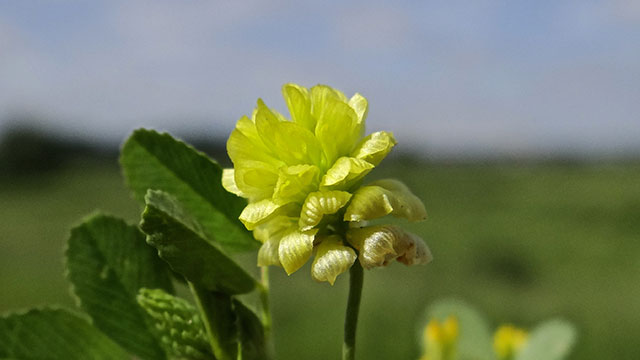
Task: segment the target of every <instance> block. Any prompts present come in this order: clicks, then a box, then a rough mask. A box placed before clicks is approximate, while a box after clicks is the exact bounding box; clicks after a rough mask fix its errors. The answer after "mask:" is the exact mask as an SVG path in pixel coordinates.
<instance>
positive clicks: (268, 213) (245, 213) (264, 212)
mask: <svg viewBox="0 0 640 360" xmlns="http://www.w3.org/2000/svg"><path fill="white" fill-rule="evenodd" d="M281 208H282V206H281V205H278V204H276V203H274V202H273V201H271V200H270V199H264V200H261V201H257V202H253V203H250V204H249V205H247V206H246V207H245V208H244V210H242V213H241V214H240V217H239V219H240V221H242V223H243V224H244V226H245V227H246V228H247V230H253V229H255V227H256V226H258V225H260V224H263V223H265V222H266V221H268V220H269V219H271V218H273V217H274V216H276V215H278V210H280V209H281Z"/></svg>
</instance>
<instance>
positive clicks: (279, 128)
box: [255, 100, 324, 166]
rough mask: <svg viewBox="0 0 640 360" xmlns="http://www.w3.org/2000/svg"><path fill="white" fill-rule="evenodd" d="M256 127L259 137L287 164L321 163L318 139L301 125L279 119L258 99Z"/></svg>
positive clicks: (321, 156) (321, 157) (320, 149)
mask: <svg viewBox="0 0 640 360" xmlns="http://www.w3.org/2000/svg"><path fill="white" fill-rule="evenodd" d="M255 117H256V128H257V130H258V134H260V138H261V139H262V141H263V142H264V144H265V145H266V146H268V147H269V148H270V149H271V150H272V151H273V152H274V153H275V154H276V156H277V158H278V159H280V160H282V161H283V162H285V163H286V164H287V165H299V164H315V165H319V166H320V165H322V164H323V162H324V160H323V155H322V148H321V146H320V143H319V142H318V139H316V137H315V136H314V135H313V133H312V132H311V131H309V130H308V129H306V128H304V127H303V126H302V125H300V124H297V123H293V122H290V121H281V120H280V118H279V116H277V115H276V113H274V112H273V111H272V110H271V109H269V108H268V107H267V106H266V105H265V104H264V103H263V102H262V101H261V100H258V107H257V111H256V115H255Z"/></svg>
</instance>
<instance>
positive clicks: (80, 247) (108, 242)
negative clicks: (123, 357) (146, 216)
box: [66, 215, 173, 359]
mask: <svg viewBox="0 0 640 360" xmlns="http://www.w3.org/2000/svg"><path fill="white" fill-rule="evenodd" d="M144 239H145V236H144V234H142V233H141V232H140V230H138V228H137V227H135V226H131V225H127V224H126V223H125V222H124V221H122V220H119V219H117V218H114V217H110V216H105V215H95V216H92V217H90V218H89V219H87V220H86V221H85V222H84V223H82V224H81V225H80V226H77V227H75V228H74V229H73V230H72V231H71V237H70V238H69V242H68V248H67V251H66V262H67V271H68V278H69V280H70V281H71V283H72V285H73V287H72V288H73V292H74V293H75V295H76V296H77V297H78V299H79V302H80V306H81V307H82V309H83V310H85V311H86V312H87V313H88V314H89V316H90V317H91V318H92V320H93V324H94V325H95V326H96V327H97V328H99V329H100V330H102V331H103V332H104V333H105V334H107V335H109V336H110V337H111V338H112V339H113V340H115V341H116V342H117V343H119V344H120V345H122V346H123V347H124V348H126V349H127V350H129V351H131V352H132V353H134V354H136V355H138V356H140V357H141V358H143V359H161V358H164V357H165V356H164V353H163V351H162V349H161V348H160V347H159V346H158V345H157V340H156V339H155V337H154V336H153V333H152V332H151V329H150V326H149V325H147V323H146V322H145V321H144V320H145V317H144V312H143V311H142V309H141V308H140V307H139V306H137V303H136V295H137V294H138V290H139V289H140V288H142V287H149V288H161V289H165V290H167V291H169V292H172V291H173V287H172V285H171V280H170V277H169V273H168V269H167V266H166V264H165V263H163V262H162V261H161V260H160V259H158V257H157V255H156V252H155V251H154V249H153V248H152V247H150V246H147V245H146V244H145V243H144Z"/></svg>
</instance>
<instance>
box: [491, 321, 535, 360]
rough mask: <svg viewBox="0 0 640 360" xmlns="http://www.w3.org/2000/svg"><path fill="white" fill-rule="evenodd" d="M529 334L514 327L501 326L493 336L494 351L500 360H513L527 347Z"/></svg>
mask: <svg viewBox="0 0 640 360" xmlns="http://www.w3.org/2000/svg"><path fill="white" fill-rule="evenodd" d="M527 338H528V334H527V332H526V331H524V330H523V329H520V328H517V327H515V326H513V325H508V324H507V325H501V326H500V327H499V328H498V330H496V332H495V334H494V335H493V349H494V350H495V352H496V355H497V356H498V359H499V360H512V359H514V358H515V357H516V356H517V355H518V352H519V351H520V350H521V349H522V348H523V347H524V346H525V345H526V343H527Z"/></svg>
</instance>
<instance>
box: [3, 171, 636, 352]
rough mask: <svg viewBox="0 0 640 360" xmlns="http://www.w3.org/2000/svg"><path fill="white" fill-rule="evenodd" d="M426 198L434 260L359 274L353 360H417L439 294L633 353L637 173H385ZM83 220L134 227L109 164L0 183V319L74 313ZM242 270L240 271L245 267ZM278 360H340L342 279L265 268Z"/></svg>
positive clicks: (586, 343)
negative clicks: (74, 256)
mask: <svg viewBox="0 0 640 360" xmlns="http://www.w3.org/2000/svg"><path fill="white" fill-rule="evenodd" d="M376 171H378V172H377V173H375V175H374V177H389V176H393V177H399V178H401V179H402V180H404V181H405V182H406V183H407V184H408V185H409V186H410V187H411V188H412V189H414V191H415V192H416V194H417V195H419V196H420V197H421V198H422V199H424V201H425V204H426V206H427V211H428V212H429V215H430V220H429V221H427V222H425V223H421V224H416V225H411V226H410V227H411V228H412V229H413V230H414V232H416V233H418V234H420V235H422V236H423V237H424V239H425V240H426V241H427V243H428V244H429V246H430V247H431V250H432V252H433V254H434V257H435V260H434V262H433V263H432V264H430V265H428V266H425V267H412V268H407V267H404V266H402V265H399V264H394V265H393V266H391V267H390V268H388V269H382V270H377V271H367V272H365V287H364V294H363V296H364V298H363V303H362V308H361V321H360V328H359V334H358V341H359V351H358V352H359V358H361V359H416V358H417V357H418V355H419V349H418V345H417V342H416V335H415V333H416V323H417V321H418V319H419V317H420V315H421V313H422V311H423V309H424V307H425V306H426V305H428V304H429V303H431V302H432V301H434V300H436V299H439V298H442V297H456V298H461V299H464V300H466V301H467V302H469V303H472V304H475V305H476V307H478V308H479V309H480V310H481V311H483V312H484V313H486V314H487V315H488V317H489V318H490V319H491V320H492V322H493V324H498V323H501V322H513V323H515V324H517V325H520V326H524V327H531V326H533V325H534V324H535V323H536V322H538V321H541V320H544V319H547V318H550V317H557V316H561V317H564V318H566V319H568V320H570V321H572V322H573V323H574V324H576V326H577V328H578V330H579V342H578V344H577V347H576V349H575V351H574V353H573V356H572V359H598V360H601V359H635V358H638V356H640V343H639V342H638V334H640V300H639V299H640V166H638V165H628V164H627V165H606V164H597V165H583V166H578V165H572V166H568V165H520V166H518V165H487V166H480V165H437V166H436V165H416V164H406V165H402V164H399V165H389V164H388V163H387V164H386V165H383V166H381V169H380V170H376ZM94 209H101V210H103V211H105V212H108V213H112V214H117V215H121V216H123V217H124V218H126V219H127V220H128V221H130V222H132V223H136V222H137V221H138V212H139V208H138V205H137V204H136V203H135V202H134V201H133V200H131V199H130V198H129V196H128V192H127V190H126V189H125V187H124V186H123V185H122V182H121V178H120V175H119V172H118V169H117V167H116V165H115V164H113V165H100V164H95V163H91V162H88V163H84V164H78V165H77V166H74V167H71V168H68V169H67V170H63V171H60V172H57V173H53V174H50V175H47V176H46V177H42V178H40V179H38V180H36V179H13V180H11V181H10V182H9V183H2V184H0V312H6V311H8V310H11V309H23V308H27V307H31V306H40V305H45V304H52V303H56V304H63V305H68V306H73V300H72V298H71V296H70V295H69V290H68V284H67V283H66V280H65V279H64V275H63V264H62V253H63V248H64V243H65V241H66V237H67V234H68V231H69V228H70V227H71V226H72V225H74V224H77V223H78V222H79V221H80V220H81V218H82V217H83V216H85V215H87V214H89V213H91V212H92V211H93V210H94ZM247 263H249V264H250V263H251V261H248V262H247ZM271 273H272V278H273V285H272V290H273V291H272V300H273V305H272V307H273V316H274V323H275V329H274V337H275V347H276V350H277V352H278V354H279V357H278V358H279V359H302V358H304V359H309V360H313V359H337V358H339V354H340V350H341V348H340V346H341V336H342V319H343V315H344V307H345V303H346V290H347V289H346V285H347V284H346V283H347V276H344V275H343V276H341V278H339V280H338V281H337V283H336V285H335V286H333V287H331V286H329V285H327V284H318V283H315V282H313V281H312V280H311V278H310V276H309V265H307V266H306V267H305V268H303V269H302V270H300V271H298V272H297V273H295V274H294V275H292V276H291V277H287V276H286V275H284V272H283V271H281V270H280V269H273V270H272V272H271Z"/></svg>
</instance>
